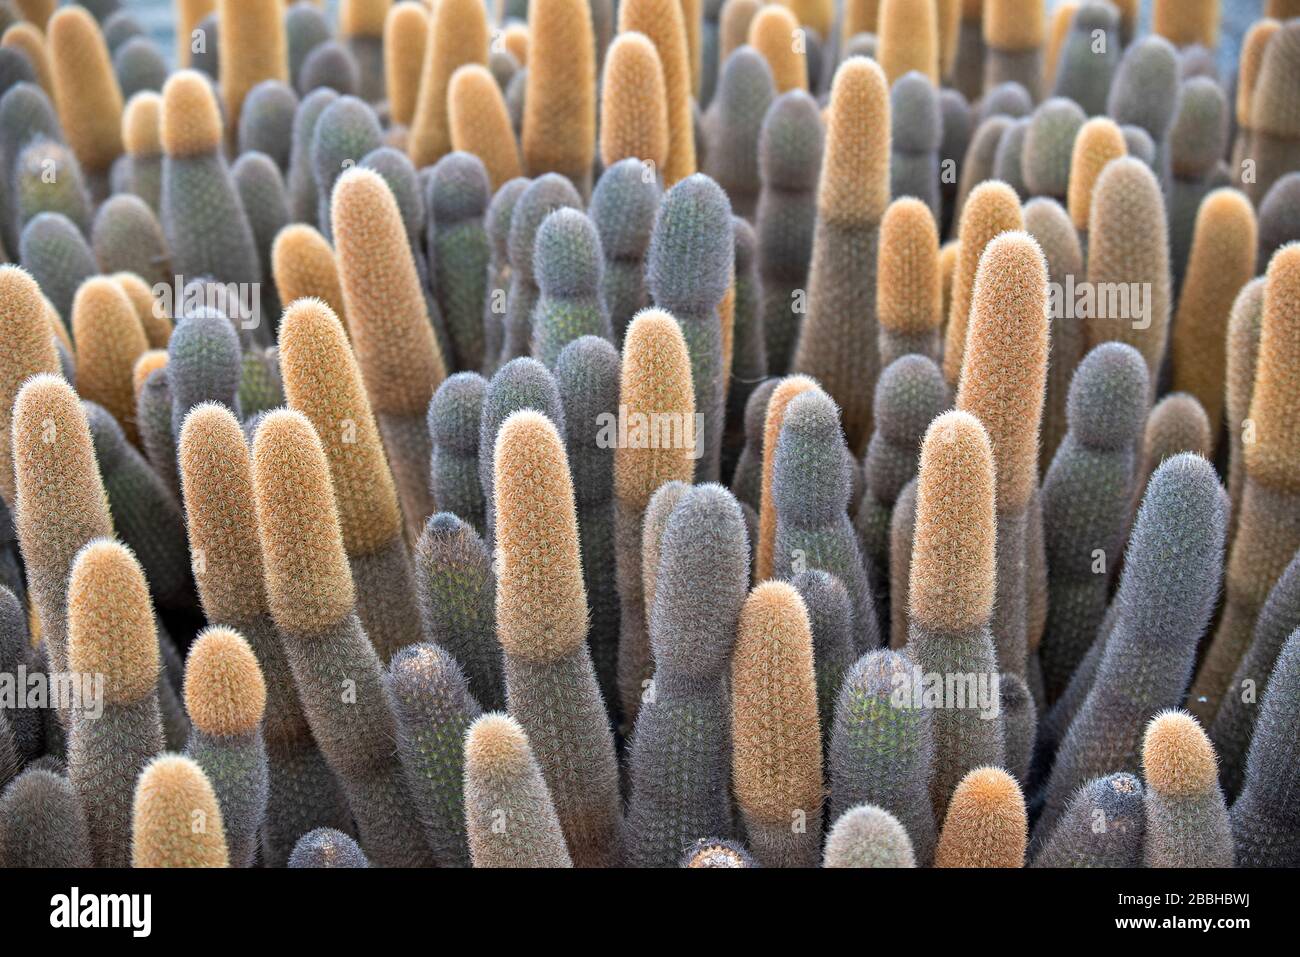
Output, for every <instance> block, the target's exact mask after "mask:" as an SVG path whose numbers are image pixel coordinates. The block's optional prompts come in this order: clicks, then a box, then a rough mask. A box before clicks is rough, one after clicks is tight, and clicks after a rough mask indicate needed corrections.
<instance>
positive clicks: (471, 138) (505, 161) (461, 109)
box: [447, 63, 610, 191]
mask: <svg viewBox="0 0 1300 957" xmlns="http://www.w3.org/2000/svg"><path fill="white" fill-rule="evenodd" d="M447 118H448V122H449V123H450V125H451V148H452V149H454V150H463V151H464V152H466V153H473V154H474V155H475V156H477V157H478V158H479V159H481V160H482V161H483V166H484V168H485V169H486V170H487V174H488V182H489V183H490V184H491V186H492V189H493V191H495V190H496V189H498V188H499V187H500V186H501V184H503V183H507V182H509V181H510V180H512V179H514V178H515V177H516V176H519V175H520V173H521V171H522V169H523V167H522V166H521V165H520V162H519V143H518V142H517V141H516V140H515V131H514V128H513V127H511V125H510V113H509V111H508V110H507V109H506V101H505V97H503V96H502V94H501V87H499V86H498V85H497V81H496V78H495V77H493V76H492V73H491V72H490V71H489V70H488V68H487V67H485V66H480V65H479V64H477V63H468V64H466V65H465V66H463V67H460V68H459V69H458V70H457V71H456V72H455V73H453V74H452V75H451V85H450V86H449V87H448V89H447ZM606 122H607V123H608V122H610V121H609V119H608V118H607V119H606Z"/></svg>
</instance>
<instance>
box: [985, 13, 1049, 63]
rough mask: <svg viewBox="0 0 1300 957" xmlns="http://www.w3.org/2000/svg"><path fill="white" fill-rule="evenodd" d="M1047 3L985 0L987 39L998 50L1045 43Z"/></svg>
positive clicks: (1009, 49)
mask: <svg viewBox="0 0 1300 957" xmlns="http://www.w3.org/2000/svg"><path fill="white" fill-rule="evenodd" d="M1046 16H1047V5H1046V4H1045V3H1043V2H1042V0H984V21H983V22H984V42H985V43H986V44H988V45H989V46H990V47H992V48H994V49H995V50H1002V51H1004V52H1013V53H1014V52H1019V51H1022V50H1033V49H1035V48H1037V47H1040V46H1042V45H1043V37H1044V35H1045V34H1046V31H1047V20H1046Z"/></svg>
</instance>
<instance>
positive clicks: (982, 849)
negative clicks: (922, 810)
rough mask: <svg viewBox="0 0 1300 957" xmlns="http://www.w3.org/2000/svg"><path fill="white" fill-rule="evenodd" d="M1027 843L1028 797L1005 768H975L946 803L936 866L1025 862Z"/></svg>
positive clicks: (1004, 865) (935, 857)
mask: <svg viewBox="0 0 1300 957" xmlns="http://www.w3.org/2000/svg"><path fill="white" fill-rule="evenodd" d="M1027 842H1028V818H1027V815H1026V813H1025V796H1024V794H1023V793H1021V790H1020V785H1019V784H1017V783H1016V779H1015V778H1013V777H1012V776H1011V775H1010V774H1007V772H1006V771H1003V770H1002V769H1001V768H992V767H987V768H975V769H974V770H973V771H970V772H969V773H967V775H966V776H965V777H964V778H962V779H961V783H959V784H958V785H957V790H956V791H954V792H953V795H952V800H951V801H950V802H949V804H948V814H947V816H946V817H945V818H944V822H943V831H942V833H941V834H940V835H939V844H938V847H937V848H936V849H935V855H934V864H935V866H936V867H1023V866H1024V863H1025V847H1026V844H1027Z"/></svg>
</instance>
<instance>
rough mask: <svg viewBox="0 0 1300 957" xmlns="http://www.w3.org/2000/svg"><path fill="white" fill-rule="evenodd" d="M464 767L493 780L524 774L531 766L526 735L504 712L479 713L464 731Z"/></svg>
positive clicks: (532, 764) (531, 760)
mask: <svg viewBox="0 0 1300 957" xmlns="http://www.w3.org/2000/svg"><path fill="white" fill-rule="evenodd" d="M465 766H466V767H467V768H473V769H474V770H475V771H476V773H477V774H478V775H480V776H491V777H492V778H495V779H502V778H513V777H517V776H518V775H520V774H524V773H527V772H528V771H530V770H531V769H532V768H533V767H534V758H533V749H532V747H531V745H530V744H529V743H528V735H527V734H525V733H524V729H523V727H522V726H520V724H519V722H518V721H516V720H515V719H514V718H512V717H511V716H510V715H508V714H505V713H503V712H499V711H493V712H489V713H488V714H485V715H481V716H480V717H478V718H476V719H475V720H474V723H473V724H471V725H470V726H469V730H468V731H466V732H465Z"/></svg>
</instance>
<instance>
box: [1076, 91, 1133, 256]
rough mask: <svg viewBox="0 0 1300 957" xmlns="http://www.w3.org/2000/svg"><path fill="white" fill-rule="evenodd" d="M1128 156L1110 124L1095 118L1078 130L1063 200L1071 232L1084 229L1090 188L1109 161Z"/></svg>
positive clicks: (1120, 134) (1120, 133) (1117, 130)
mask: <svg viewBox="0 0 1300 957" xmlns="http://www.w3.org/2000/svg"><path fill="white" fill-rule="evenodd" d="M1127 155H1128V146H1127V145H1126V144H1125V142H1124V132H1123V131H1122V130H1121V129H1120V128H1119V126H1118V125H1117V124H1116V123H1115V121H1114V120H1112V119H1110V118H1108V117H1105V116H1095V117H1093V118H1092V119H1090V120H1089V121H1088V122H1087V123H1084V124H1083V126H1082V127H1080V128H1079V132H1078V134H1077V135H1076V136H1075V138H1074V152H1073V153H1072V154H1071V157H1070V185H1069V188H1068V196H1067V199H1066V202H1067V204H1068V205H1069V207H1070V219H1071V220H1073V222H1074V225H1075V228H1076V229H1079V230H1085V229H1087V228H1088V214H1089V212H1090V211H1091V209H1092V188H1093V186H1095V185H1096V183H1097V177H1099V176H1100V175H1101V171H1102V170H1103V169H1105V168H1106V164H1107V163H1109V162H1110V161H1111V160H1114V159H1119V158H1120V157H1121V156H1127Z"/></svg>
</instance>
